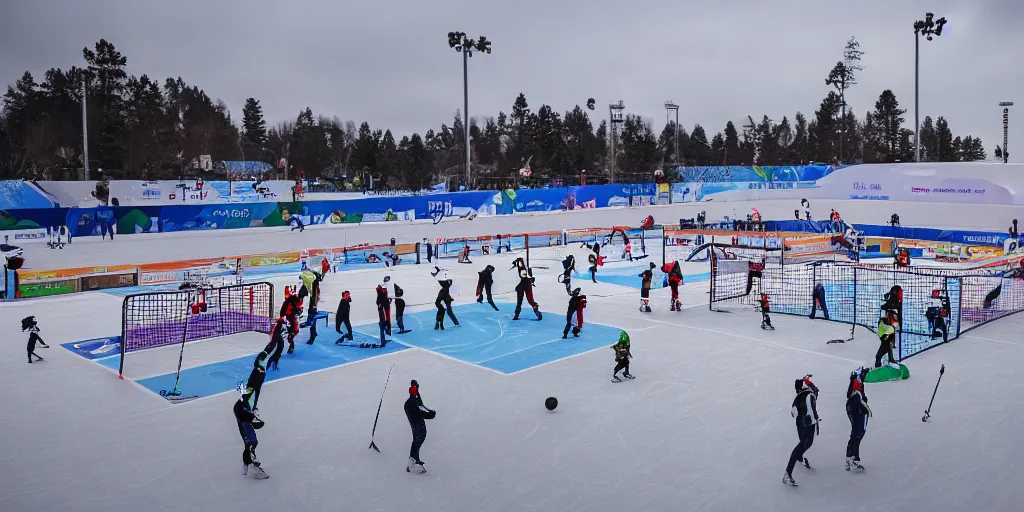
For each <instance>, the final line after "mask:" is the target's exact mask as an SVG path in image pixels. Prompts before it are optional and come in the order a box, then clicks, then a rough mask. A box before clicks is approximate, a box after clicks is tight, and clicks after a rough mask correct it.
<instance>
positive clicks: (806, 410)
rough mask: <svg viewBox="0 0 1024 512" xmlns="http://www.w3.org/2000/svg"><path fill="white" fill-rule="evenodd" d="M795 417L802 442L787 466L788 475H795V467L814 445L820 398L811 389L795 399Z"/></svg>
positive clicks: (795, 449) (803, 391) (792, 454)
mask: <svg viewBox="0 0 1024 512" xmlns="http://www.w3.org/2000/svg"><path fill="white" fill-rule="evenodd" d="M793 416H795V417H796V433H797V436H799V437H800V442H799V443H797V445H796V447H795V448H793V453H791V454H790V456H789V464H787V465H786V474H788V475H790V476H792V475H793V466H795V465H796V463H797V462H800V461H802V460H804V453H805V452H807V450H808V449H810V447H811V445H812V444H814V434H815V431H816V429H817V426H818V397H817V396H815V394H814V392H813V391H811V390H810V389H806V388H805V389H803V390H801V391H800V392H799V393H797V394H796V398H794V399H793Z"/></svg>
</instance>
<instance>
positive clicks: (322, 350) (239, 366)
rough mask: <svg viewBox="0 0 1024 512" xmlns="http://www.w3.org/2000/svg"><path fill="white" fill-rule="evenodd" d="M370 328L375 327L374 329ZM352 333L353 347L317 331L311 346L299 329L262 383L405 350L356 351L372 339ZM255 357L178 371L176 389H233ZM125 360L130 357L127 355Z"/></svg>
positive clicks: (361, 331)
mask: <svg viewBox="0 0 1024 512" xmlns="http://www.w3.org/2000/svg"><path fill="white" fill-rule="evenodd" d="M372 327H374V328H375V327H376V326H372ZM353 331H354V332H355V345H353V344H352V342H348V343H346V344H344V345H335V344H334V341H335V340H336V339H337V338H338V335H337V334H336V333H334V331H333V330H329V331H328V330H327V329H319V334H320V335H319V336H318V337H317V339H316V341H315V343H314V344H313V345H307V344H306V341H308V340H309V331H308V330H306V329H303V330H302V332H300V333H299V335H298V336H296V337H295V352H294V353H291V354H287V353H285V354H282V355H281V362H280V364H279V365H278V368H279V369H278V370H270V371H268V372H267V379H266V382H273V381H275V380H278V379H283V378H285V377H292V376H295V375H302V374H304V373H311V372H315V371H318V370H324V369H327V368H333V367H335V366H341V365H344V364H348V363H352V362H355V361H360V360H363V359H368V358H370V357H376V356H379V355H383V354H390V353H394V352H398V351H400V350H405V349H406V348H408V347H406V346H403V345H401V344H398V343H388V344H387V345H386V346H385V347H383V348H373V349H372V348H359V347H358V346H357V345H358V344H359V343H373V342H375V341H376V339H375V338H374V337H372V336H369V335H368V334H366V333H367V332H370V331H369V330H368V329H366V328H363V327H360V328H358V330H356V329H353ZM216 342H217V341H216V340H206V341H204V342H202V343H216ZM286 345H287V344H286ZM286 349H287V347H286ZM185 350H188V346H186V347H185ZM256 354H257V353H253V354H252V355H246V356H244V357H239V358H236V359H231V360H227V361H219V362H216V363H210V364H205V365H202V366H196V367H193V368H188V369H185V370H182V371H181V379H180V382H179V384H178V388H179V389H181V395H182V396H189V397H191V396H200V397H203V396H210V395H215V394H218V393H223V392H225V391H231V390H233V389H235V388H236V386H237V385H238V382H239V381H245V380H248V378H249V373H250V372H252V367H253V366H252V365H253V360H254V359H255V357H256ZM128 357H129V358H130V357H131V354H129V356H128ZM96 362H98V363H100V364H102V365H104V366H106V367H108V368H112V369H114V370H115V371H116V370H117V367H118V364H119V363H120V357H108V358H106V359H99V360H97V361H96ZM174 379H175V375H174V374H173V373H169V374H166V375H157V376H155V377H149V378H145V379H140V380H138V381H137V382H138V383H139V384H141V385H142V386H143V387H145V388H146V389H149V390H150V391H153V392H154V393H159V392H160V391H161V390H165V389H167V390H169V389H173V388H174Z"/></svg>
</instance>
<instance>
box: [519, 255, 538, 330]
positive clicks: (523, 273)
mask: <svg viewBox="0 0 1024 512" xmlns="http://www.w3.org/2000/svg"><path fill="white" fill-rule="evenodd" d="M518 272H519V284H518V285H516V311H515V314H514V315H512V319H513V320H519V313H520V312H522V311H523V297H524V296H525V297H526V301H527V302H528V303H529V304H530V307H532V308H533V312H534V314H536V315H537V320H540V319H541V313H540V306H539V305H537V302H536V301H535V300H533V281H534V279H533V274H532V273H531V272H530V270H529V269H527V268H525V267H520V268H519V269H518Z"/></svg>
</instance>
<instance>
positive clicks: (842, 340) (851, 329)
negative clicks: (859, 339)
mask: <svg viewBox="0 0 1024 512" xmlns="http://www.w3.org/2000/svg"><path fill="white" fill-rule="evenodd" d="M855 329H857V324H853V325H851V326H850V337H849V338H847V339H845V340H844V339H840V338H836V339H834V340H828V341H826V342H825V344H826V345H828V344H830V343H846V342H847V341H853V331H854V330H855Z"/></svg>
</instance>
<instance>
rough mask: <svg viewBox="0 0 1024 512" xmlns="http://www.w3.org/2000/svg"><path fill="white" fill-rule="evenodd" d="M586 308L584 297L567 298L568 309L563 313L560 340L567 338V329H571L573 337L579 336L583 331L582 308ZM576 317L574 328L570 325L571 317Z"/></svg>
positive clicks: (585, 297) (585, 298)
mask: <svg viewBox="0 0 1024 512" xmlns="http://www.w3.org/2000/svg"><path fill="white" fill-rule="evenodd" d="M585 307H587V296H586V295H573V296H571V297H569V308H568V309H566V311H565V329H564V330H563V331H562V338H567V337H569V329H572V334H573V336H579V335H580V331H581V330H583V308H585ZM573 315H576V323H577V325H576V327H573V325H572V317H573Z"/></svg>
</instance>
